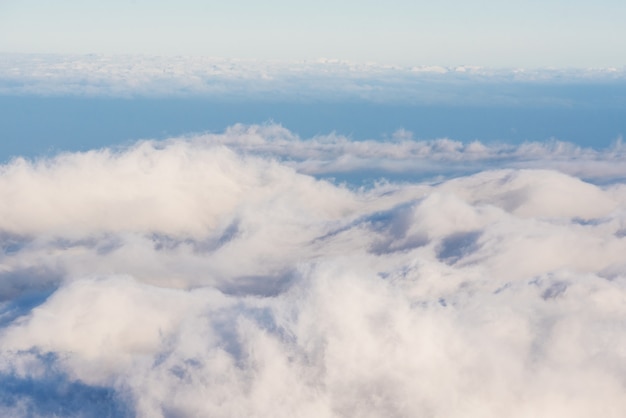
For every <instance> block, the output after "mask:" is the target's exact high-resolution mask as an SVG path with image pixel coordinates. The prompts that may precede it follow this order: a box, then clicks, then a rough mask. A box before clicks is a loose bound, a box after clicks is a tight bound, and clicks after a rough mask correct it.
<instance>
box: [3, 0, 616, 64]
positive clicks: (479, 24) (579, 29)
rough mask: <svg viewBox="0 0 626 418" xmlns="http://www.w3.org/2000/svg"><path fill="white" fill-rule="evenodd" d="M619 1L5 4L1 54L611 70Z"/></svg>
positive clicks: (37, 0) (9, 0) (12, 0)
mask: <svg viewBox="0 0 626 418" xmlns="http://www.w3.org/2000/svg"><path fill="white" fill-rule="evenodd" d="M624 20H626V4H625V3H624V2H623V1H619V0H599V1H595V2H587V1H581V0H574V1H561V0H549V1H535V0H533V1H518V0H515V1H507V2H502V1H496V0H482V1H476V0H472V1H463V0H446V1H441V2H425V1H408V0H393V1H389V2H385V3H384V4H383V3H380V2H375V1H353V0H346V1H342V2H331V1H329V0H321V1H317V2H309V1H307V2H305V1H286V0H269V1H264V2H260V1H251V0H238V1H230V2H214V1H199V0H181V1H178V2H171V1H162V0H158V1H146V0H134V1H133V0H128V1H122V0H113V1H108V2H100V1H94V0H82V1H79V0H60V1H54V2H53V1H47V0H19V1H17V0H4V1H2V2H0V52H19V53H72V54H76V53H80V54H84V53H103V54H153V55H177V54H184V55H204V56H219V57H226V58H244V59H261V60H272V59H278V60H311V59H318V58H321V57H326V58H339V59H345V60H352V61H356V62H369V61H374V62H379V63H385V64H393V65H480V66H490V67H526V68H531V67H550V66H552V67H622V66H624V65H626V52H625V51H626V28H625V27H624V25H623V22H624Z"/></svg>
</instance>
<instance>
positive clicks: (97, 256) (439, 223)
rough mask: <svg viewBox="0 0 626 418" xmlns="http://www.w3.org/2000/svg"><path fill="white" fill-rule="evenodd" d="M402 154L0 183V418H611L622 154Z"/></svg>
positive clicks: (274, 131)
mask: <svg viewBox="0 0 626 418" xmlns="http://www.w3.org/2000/svg"><path fill="white" fill-rule="evenodd" d="M399 136H402V137H403V138H399V139H398V140H396V141H390V142H388V143H375V142H350V141H347V140H346V139H345V138H341V137H332V136H331V137H325V138H312V139H307V140H301V139H299V138H297V137H295V136H294V135H293V134H291V133H290V132H288V131H285V130H284V129H282V128H280V127H277V126H265V127H242V126H237V127H234V128H232V129H231V130H229V131H227V132H226V133H224V134H220V135H204V136H198V137H193V138H183V139H172V140H168V141H164V142H154V141H144V142H140V143H137V144H135V145H133V146H131V147H129V148H127V149H121V150H110V149H103V150H93V151H90V152H86V153H73V154H62V155H58V156H56V157H53V158H50V159H42V160H37V161H27V160H23V159H16V160H13V161H12V162H10V163H8V164H6V165H4V166H2V167H1V169H0V196H2V199H0V230H1V231H2V234H1V235H0V244H1V248H2V252H1V253H0V301H1V302H0V303H1V304H0V327H1V328H0V347H1V348H0V352H1V353H2V354H1V355H0V388H1V389H0V412H2V413H3V414H5V415H12V416H45V415H50V414H57V415H62V416H99V417H103V416H145V417H171V416H180V417H186V416H223V417H233V416H242V417H243V416H258V417H263V416H272V417H280V416H285V417H287V416H290V417H291V416H310V417H343V416H364V417H383V416H384V417H387V416H432V417H461V416H482V417H501V416H508V417H527V416H545V417H549V416H550V417H552V416H568V417H588V416H592V415H601V416H605V417H622V416H623V414H624V411H626V401H625V399H626V396H625V395H626V393H625V392H626V386H625V385H626V381H625V380H624V376H625V375H626V353H625V352H624V350H623V349H622V347H624V346H626V337H625V336H626V327H625V325H624V321H623V317H624V315H625V314H626V304H625V303H624V300H625V298H626V263H624V258H623V254H625V253H626V187H625V186H624V184H623V183H622V181H621V180H619V178H620V176H623V172H622V171H621V170H623V169H620V168H619V167H620V164H619V163H621V165H622V166H623V149H622V146H621V145H619V144H618V145H616V146H615V147H614V148H613V149H611V150H606V151H592V150H585V149H580V148H576V147H571V146H565V145H564V144H558V143H552V144H526V145H523V146H518V147H509V146H506V147H505V146H502V147H498V146H487V145H483V144H480V143H473V144H462V143H457V142H453V141H448V140H440V141H429V142H420V141H412V140H410V138H407V135H406V133H404V134H403V135H399ZM585 164H590V165H592V166H593V169H589V168H588V166H585ZM459 166H460V167H462V168H459ZM481 166H482V167H485V166H488V167H489V169H488V170H479V167H481ZM373 169H376V170H382V171H383V172H384V171H385V170H387V172H390V171H391V170H395V171H398V172H400V173H401V174H407V173H408V174H410V176H413V178H414V177H415V176H416V175H417V176H418V177H419V176H424V175H426V177H428V178H429V179H430V180H425V179H422V180H419V181H415V180H413V181H409V180H407V179H406V178H405V179H404V180H403V181H400V182H388V181H387V182H385V181H381V182H376V183H372V184H370V185H369V186H368V187H358V186H355V185H350V184H341V183H334V182H331V181H329V180H324V178H323V177H324V175H325V174H328V173H329V172H333V170H334V171H341V170H343V172H348V173H354V172H361V171H363V170H366V171H367V170H373ZM576 170H582V172H584V173H586V174H588V175H587V176H582V177H586V178H587V179H588V178H596V179H600V180H601V181H596V182H594V183H590V182H588V181H584V180H582V179H581V178H580V177H581V175H579V172H578V171H576ZM585 170H587V171H585ZM464 171H465V172H464ZM468 172H469V174H468ZM589 172H591V173H595V177H594V175H589ZM416 173H417V174H416ZM311 174H315V176H312V175H311ZM410 176H409V177H410ZM441 176H443V177H441ZM407 178H408V177H407ZM433 178H435V179H434V180H433Z"/></svg>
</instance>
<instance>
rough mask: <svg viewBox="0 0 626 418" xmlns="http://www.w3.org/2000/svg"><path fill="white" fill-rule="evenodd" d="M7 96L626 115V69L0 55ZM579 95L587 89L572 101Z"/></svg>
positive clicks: (0, 85)
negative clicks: (579, 109)
mask: <svg viewBox="0 0 626 418" xmlns="http://www.w3.org/2000/svg"><path fill="white" fill-rule="evenodd" d="M0 58H1V59H0V94H1V95H9V96H11V95H34V96H87V97H125V98H127V97H152V98H155V97H208V98H211V99H215V100H219V101H227V102H233V101H234V102H237V101H242V100H244V101H250V100H258V101H263V102H267V101H287V102H293V101H295V102H311V101H319V100H322V101H331V102H332V101H346V100H348V101H354V100H358V101H365V102H376V103H405V104H406V103H411V104H444V105H450V104H452V105H459V104H460V103H462V104H464V105H505V106H529V105H530V106H553V107H554V106H556V107H564V108H569V107H571V106H588V105H589V104H590V103H591V104H593V105H595V106H602V107H618V108H620V109H623V108H624V100H623V97H624V90H625V88H626V87H625V86H626V68H600V69H551V68H543V69H519V68H517V69H515V68H514V69H494V68H483V67H472V66H459V67H437V66H418V67H401V66H389V65H382V64H376V63H354V62H348V61H340V60H332V59H320V60H317V61H294V62H289V61H261V60H235V59H223V58H215V57H192V56H190V57H182V56H179V57H159V56H114V55H113V56H106V55H93V54H92V55H54V54H0ZM573 86H583V87H582V89H581V90H580V91H571V88H572V87H573Z"/></svg>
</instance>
